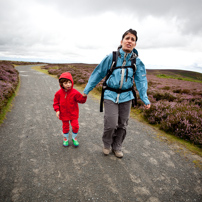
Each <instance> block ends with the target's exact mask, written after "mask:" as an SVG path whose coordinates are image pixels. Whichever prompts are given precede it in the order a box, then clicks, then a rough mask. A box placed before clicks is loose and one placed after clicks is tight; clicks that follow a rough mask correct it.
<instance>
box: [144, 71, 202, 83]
mask: <svg viewBox="0 0 202 202" xmlns="http://www.w3.org/2000/svg"><path fill="white" fill-rule="evenodd" d="M147 74H148V75H156V76H162V77H163V76H164V75H165V77H173V78H178V79H179V78H184V79H191V80H197V81H200V82H202V74H201V73H198V72H192V71H186V70H173V69H165V70H163V69H147Z"/></svg>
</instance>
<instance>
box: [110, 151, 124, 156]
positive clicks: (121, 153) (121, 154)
mask: <svg viewBox="0 0 202 202" xmlns="http://www.w3.org/2000/svg"><path fill="white" fill-rule="evenodd" d="M112 151H113V153H114V155H115V156H116V157H117V158H123V152H122V151H116V150H112Z"/></svg>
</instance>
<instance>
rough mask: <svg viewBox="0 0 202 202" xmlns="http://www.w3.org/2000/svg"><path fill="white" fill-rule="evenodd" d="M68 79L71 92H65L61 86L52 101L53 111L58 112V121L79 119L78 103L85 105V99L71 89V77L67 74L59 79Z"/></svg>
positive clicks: (63, 74)
mask: <svg viewBox="0 0 202 202" xmlns="http://www.w3.org/2000/svg"><path fill="white" fill-rule="evenodd" d="M61 78H66V79H69V80H70V81H71V82H72V88H71V90H68V91H65V89H63V88H62V87H61V86H60V87H61V89H60V90H59V91H57V92H56V93H55V97H54V100H53V102H54V103H53V108H54V110H55V111H56V112H57V111H60V117H59V118H60V120H62V121H68V120H73V119H78V118H79V106H78V103H85V102H86V99H87V97H84V96H83V95H82V94H81V93H80V92H79V91H77V90H76V89H74V88H73V86H74V82H73V78H72V75H71V74H70V73H69V72H65V73H62V74H61V76H60V78H59V79H61Z"/></svg>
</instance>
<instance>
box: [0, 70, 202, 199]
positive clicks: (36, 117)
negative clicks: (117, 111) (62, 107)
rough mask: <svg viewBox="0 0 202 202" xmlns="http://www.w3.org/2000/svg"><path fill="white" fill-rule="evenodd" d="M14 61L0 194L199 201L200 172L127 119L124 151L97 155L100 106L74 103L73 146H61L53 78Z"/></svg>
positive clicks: (0, 149) (2, 130)
mask: <svg viewBox="0 0 202 202" xmlns="http://www.w3.org/2000/svg"><path fill="white" fill-rule="evenodd" d="M31 67H32V66H18V67H17V70H18V71H19V72H20V78H21V87H20V90H19V93H18V95H17V96H16V98H15V100H14V103H13V108H12V111H11V112H9V113H8V115H7V119H6V120H5V121H4V123H3V124H2V125H1V127H0V201H1V202H7V201H17V202H24V201H26V202H28V201H29V202H30V201H40V202H45V201H48V202H49V201H57V202H66V201H68V202H76V201H80V202H85V201H93V202H96V201H97V202H133V201H139V202H160V201H161V202H168V201H169V202H181V201H182V202H184V201H190V202H195V201H196V202H201V201H202V171H201V170H200V169H199V168H197V167H195V165H194V163H193V162H192V160H190V159H189V158H186V156H183V155H181V154H180V152H176V150H174V149H173V148H172V147H170V146H169V145H168V144H167V143H166V142H163V141H160V140H159V139H158V138H155V137H156V132H155V131H154V130H153V129H152V128H150V127H149V126H146V125H144V124H142V123H140V122H138V121H136V120H132V119H130V121H129V126H128V135H127V137H126V140H125V142H124V145H123V146H124V148H123V152H124V158H123V159H118V158H116V157H115V156H114V155H113V154H110V155H109V156H104V155H103V154H102V146H103V145H102V140H101V137H102V131H103V113H100V112H99V102H98V101H95V100H93V99H91V96H88V100H87V103H86V104H84V105H79V106H80V118H79V122H80V131H79V134H78V140H79V142H80V146H79V147H78V148H74V147H73V146H72V142H70V146H69V147H68V148H64V147H63V146H62V137H63V136H62V131H61V128H62V124H61V122H60V121H59V120H58V119H57V118H56V116H55V112H54V111H53V108H52V104H53V97H54V94H55V92H56V91H57V90H58V89H59V85H58V81H57V80H56V79H54V78H52V77H50V76H48V75H46V74H43V73H40V72H37V71H35V70H33V69H31Z"/></svg>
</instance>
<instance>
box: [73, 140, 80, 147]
mask: <svg viewBox="0 0 202 202" xmlns="http://www.w3.org/2000/svg"><path fill="white" fill-rule="evenodd" d="M72 141H73V144H74V146H75V147H78V146H79V142H78V141H77V139H72Z"/></svg>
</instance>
